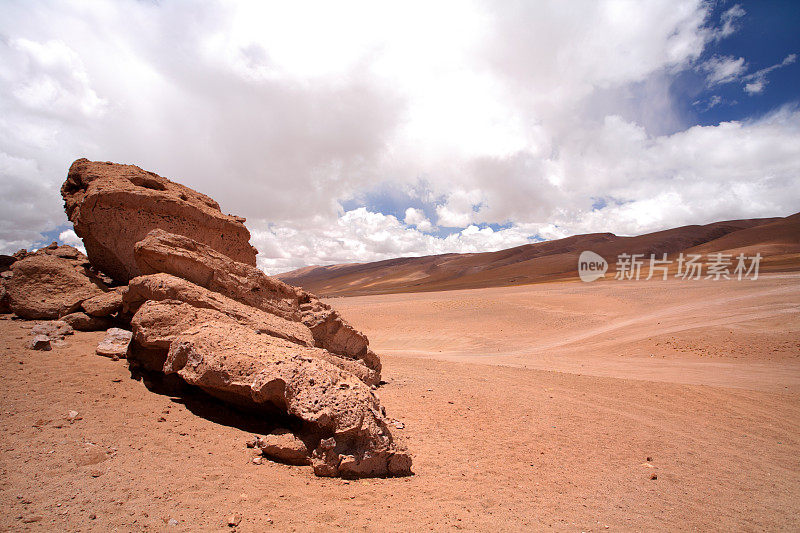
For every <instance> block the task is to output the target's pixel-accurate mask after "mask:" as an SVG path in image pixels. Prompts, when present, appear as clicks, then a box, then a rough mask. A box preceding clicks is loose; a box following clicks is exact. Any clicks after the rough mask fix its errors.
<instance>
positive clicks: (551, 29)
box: [0, 0, 800, 273]
mask: <svg viewBox="0 0 800 533" xmlns="http://www.w3.org/2000/svg"><path fill="white" fill-rule="evenodd" d="M798 27H800V2H792V1H785V2H777V1H757V2H735V1H727V2H725V1H717V2H702V1H695V0H692V1H681V0H663V1H662V0H650V1H647V2H636V1H632V0H631V1H600V0H598V1H581V0H571V1H569V2H563V1H544V0H542V1H514V0H504V1H496V2H490V1H470V0H454V1H447V0H443V1H422V2H416V1H404V2H379V1H364V2H349V1H341V2H303V1H298V2H266V1H253V2H233V1H211V0H209V1H192V2H189V1H177V0H176V1H168V0H162V1H145V0H140V1H132V0H107V1H104V0H96V1H92V2H84V1H69V0H66V1H65V0H61V1H52V2H48V1H35V0H19V1H16V0H2V1H0V253H12V252H14V251H16V250H17V249H19V248H29V249H30V248H36V247H38V246H41V245H43V244H45V243H49V242H50V241H52V240H59V241H61V242H65V243H68V244H76V245H80V240H79V239H78V238H77V236H76V235H75V234H74V232H73V231H72V227H71V224H70V223H69V222H68V221H67V219H66V216H65V214H64V211H63V203H62V199H61V196H60V194H59V188H60V186H61V183H62V182H63V181H64V179H65V178H66V174H67V170H68V168H69V166H70V164H71V163H72V161H74V160H75V159H77V158H79V157H87V158H89V159H93V160H103V161H114V162H118V163H131V164H136V165H139V166H140V167H142V168H145V169H147V170H151V171H154V172H156V173H158V174H161V175H162V176H165V177H168V178H170V179H172V180H174V181H178V182H180V183H183V184H185V185H187V186H190V187H192V188H194V189H196V190H198V191H201V192H203V193H205V194H208V195H210V196H212V197H213V198H215V199H216V200H217V201H218V202H219V203H220V205H221V207H222V209H223V211H225V212H226V213H233V214H237V215H240V216H244V217H246V218H247V223H246V225H247V227H248V228H249V230H250V232H251V235H252V238H251V244H253V245H254V246H256V247H257V248H258V250H259V256H258V265H259V266H260V267H261V268H262V269H264V270H265V271H266V272H268V273H278V272H283V271H288V270H292V269H294V268H299V267H303V266H307V265H314V264H335V263H346V262H364V261H376V260H381V259H388V258H391V257H397V256H411V255H428V254H438V253H450V252H458V253H465V252H480V251H490V250H498V249H503V248H509V247H512V246H518V245H521V244H526V243H532V242H538V241H541V240H549V239H556V238H562V237H566V236H569V235H574V234H580V233H589V232H613V233H616V234H618V235H636V234H641V233H645V232H650V231H657V230H661V229H666V228H670V227H676V226H681V225H686V224H704V223H709V222H714V221H718V220H726V219H736V218H753V217H773V216H786V215H789V214H792V213H795V212H798V211H800V107H798V100H800V96H799V95H798V87H800V61H798V54H800V37H798V32H797V28H798Z"/></svg>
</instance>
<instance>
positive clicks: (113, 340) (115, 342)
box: [96, 328, 132, 360]
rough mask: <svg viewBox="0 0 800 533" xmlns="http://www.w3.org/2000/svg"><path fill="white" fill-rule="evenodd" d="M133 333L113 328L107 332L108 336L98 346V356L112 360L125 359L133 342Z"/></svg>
mask: <svg viewBox="0 0 800 533" xmlns="http://www.w3.org/2000/svg"><path fill="white" fill-rule="evenodd" d="M131 337H132V333H131V332H130V331H127V330H124V329H120V328H111V329H109V330H108V332H106V336H105V337H104V338H103V340H102V341H100V344H98V345H97V350H96V352H97V355H102V356H103V357H110V358H111V359H114V360H117V359H125V357H126V356H127V354H128V345H129V344H130V342H131Z"/></svg>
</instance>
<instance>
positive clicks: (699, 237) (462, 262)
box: [276, 213, 800, 296]
mask: <svg viewBox="0 0 800 533" xmlns="http://www.w3.org/2000/svg"><path fill="white" fill-rule="evenodd" d="M584 250H591V251H593V252H595V253H597V254H599V255H601V256H603V257H604V258H605V259H606V260H607V261H608V262H609V272H610V274H611V276H612V277H613V273H614V271H615V263H616V259H617V257H618V256H619V255H620V254H623V253H628V254H645V257H646V258H649V256H650V254H656V256H657V257H659V258H660V257H661V254H664V253H666V254H669V257H670V258H671V259H673V258H675V257H677V255H678V254H679V253H681V252H683V253H685V254H689V253H692V254H702V255H704V256H705V254H709V253H717V252H720V253H731V254H734V256H736V255H738V254H739V253H744V254H745V255H747V256H752V255H755V254H756V253H760V254H761V256H762V257H763V259H762V262H761V265H760V271H761V272H782V271H792V270H800V213H797V214H794V215H791V216H788V217H785V218H760V219H745V220H727V221H723V222H714V223H712V224H706V225H703V226H698V225H692V226H682V227H679V228H673V229H669V230H664V231H658V232H655V233H648V234H645V235H639V236H636V237H620V236H617V235H614V234H613V233H590V234H586V235H575V236H572V237H567V238H565V239H558V240H553V241H544V242H538V243H534V244H525V245H522V246H517V247H515V248H509V249H507V250H500V251H497V252H482V253H472V254H443V255H430V256H424V257H401V258H397V259H389V260H385V261H376V262H373V263H348V264H341V265H330V266H309V267H304V268H301V269H298V270H294V271H292V272H286V273H284V274H279V275H278V276H276V277H278V278H279V279H281V280H283V281H285V282H286V283H289V284H291V285H299V286H301V287H303V288H304V289H306V290H308V291H310V292H314V293H317V294H319V295H323V296H355V295H364V294H386V293H396V292H420V291H438V290H452V289H473V288H480V287H498V286H507V285H524V284H528V283H541V282H547V281H554V280H563V279H573V278H575V279H576V278H577V276H578V272H577V263H578V256H579V255H580V253H581V252H582V251H584ZM704 260H705V257H704ZM674 268H675V265H673V270H674ZM606 277H609V275H608V274H607V276H606Z"/></svg>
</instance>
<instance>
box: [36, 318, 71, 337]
mask: <svg viewBox="0 0 800 533" xmlns="http://www.w3.org/2000/svg"><path fill="white" fill-rule="evenodd" d="M74 333H75V331H74V330H73V329H72V326H70V325H69V324H67V323H66V322H64V321H63V320H49V321H47V322H37V323H36V324H35V325H34V326H33V328H31V335H44V336H45V337H47V338H48V339H51V340H57V339H63V338H64V337H66V336H67V335H73V334H74Z"/></svg>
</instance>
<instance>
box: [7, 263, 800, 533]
mask: <svg viewBox="0 0 800 533" xmlns="http://www.w3.org/2000/svg"><path fill="white" fill-rule="evenodd" d="M798 302H800V275H798V274H796V273H785V274H769V275H764V276H761V277H760V278H759V279H758V280H755V281H754V280H743V281H710V280H709V281H682V280H670V281H649V282H647V281H625V282H623V281H614V280H607V281H600V282H594V283H589V284H587V283H581V282H575V281H569V282H555V283H545V284H538V285H527V286H517V287H505V288H484V289H473V290H461V291H446V292H430V293H416V294H390V295H376V296H364V297H353V298H335V299H332V300H330V303H332V304H334V305H335V306H336V308H337V309H339V310H340V311H341V312H342V314H343V315H344V317H345V318H346V319H347V320H349V321H350V322H351V323H352V324H353V325H354V326H355V327H357V328H359V329H361V330H362V331H363V332H365V333H366V334H367V335H368V336H369V337H370V340H371V343H372V345H373V346H374V348H375V350H376V351H377V352H378V353H379V354H380V355H381V357H382V359H383V364H384V379H385V380H386V381H387V383H386V384H385V385H383V386H382V387H381V388H380V389H379V395H380V397H381V400H382V402H383V404H384V405H385V407H386V409H387V413H388V416H389V417H392V418H396V419H397V421H398V426H401V427H402V429H397V430H396V431H395V432H394V433H395V435H396V437H397V438H398V439H400V440H401V441H402V442H404V443H405V444H407V445H408V447H409V449H410V450H412V451H413V454H414V472H415V475H414V476H412V477H408V478H399V479H366V480H359V481H345V480H341V479H320V478H316V477H314V476H313V474H312V473H311V471H310V469H308V468H306V467H293V466H286V465H281V464H275V463H270V462H268V461H265V462H264V463H263V464H261V465H255V464H253V463H252V462H251V458H252V455H251V452H252V450H249V449H247V448H246V446H245V442H246V440H247V439H248V438H249V437H250V435H251V432H259V431H262V430H263V428H260V427H255V426H254V422H253V421H252V420H250V419H248V418H246V417H242V416H240V415H237V414H235V413H233V412H231V411H229V410H228V409H227V408H225V407H223V406H221V405H215V404H208V403H207V402H205V401H192V399H191V398H184V399H177V398H171V397H169V396H166V395H159V394H154V393H152V392H150V391H148V390H147V389H146V388H145V386H144V385H143V384H142V383H141V382H138V381H134V380H132V379H130V373H129V372H128V370H127V369H126V367H125V365H124V364H123V362H119V361H118V362H114V361H111V360H109V359H106V358H100V357H97V356H96V355H94V348H95V346H96V344H97V342H98V340H99V339H100V338H101V337H102V332H101V333H82V332H76V334H75V336H74V338H72V339H70V346H68V347H63V348H59V347H56V348H54V349H53V351H51V352H46V353H42V352H34V351H31V350H27V349H26V348H25V343H26V339H27V336H28V330H27V329H26V327H27V328H29V327H30V323H25V322H22V321H18V320H12V319H11V318H10V315H5V317H4V318H6V319H5V320H2V321H0V328H2V337H1V339H2V340H1V341H0V342H1V343H2V348H1V349H2V350H3V352H4V357H2V358H0V364H1V365H2V367H3V368H2V369H0V371H2V372H3V375H5V376H8V377H9V379H6V380H3V383H2V385H0V386H1V387H2V390H1V391H0V395H2V397H3V398H4V405H3V407H2V411H1V412H0V414H1V415H2V423H3V428H4V430H3V432H2V434H0V435H2V436H1V437H0V439H2V440H1V441H0V445H2V449H3V454H2V460H3V464H2V465H1V466H0V468H1V470H0V472H1V473H2V475H1V476H0V504H2V506H3V508H4V512H3V513H2V515H3V519H2V523H1V524H0V526H1V527H2V528H3V529H4V530H19V529H25V528H31V529H45V528H46V529H53V528H55V529H63V530H76V531H77V530H98V531H100V530H112V529H115V528H116V529H119V530H148V531H159V530H175V531H179V530H220V529H227V528H228V525H227V524H228V521H229V518H230V517H231V516H234V515H238V517H240V518H241V521H240V522H239V525H238V528H237V529H238V530H240V531H261V530H265V529H267V528H275V529H278V530H290V531H291V530H296V531H305V530H316V531H325V530H331V529H348V530H354V529H369V530H374V529H379V530H401V531H418V530H428V529H447V528H452V529H472V530H476V529H480V530H486V529H500V530H531V529H545V528H553V529H555V530H565V531H606V530H628V531H629V530H664V529H700V530H707V529H709V528H714V529H717V530H731V529H739V530H752V531H756V530H797V529H798V528H800V520H799V519H798V516H800V512H799V511H800V476H798V472H800V459H798V458H799V457H800V430H799V429H798V427H799V426H800V311H799V310H798ZM34 391H35V392H34ZM70 410H75V411H77V412H78V413H80V415H79V417H78V419H75V420H73V421H71V422H70V421H67V420H66V418H65V417H66V416H67V413H68V412H69V411H70ZM198 415H200V416H198Z"/></svg>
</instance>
